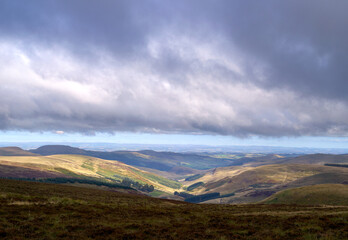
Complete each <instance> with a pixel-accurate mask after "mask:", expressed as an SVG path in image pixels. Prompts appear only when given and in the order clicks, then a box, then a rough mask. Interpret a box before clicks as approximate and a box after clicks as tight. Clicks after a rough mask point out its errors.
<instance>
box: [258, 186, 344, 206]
mask: <svg viewBox="0 0 348 240" xmlns="http://www.w3.org/2000/svg"><path fill="white" fill-rule="evenodd" d="M262 202H263V203H267V204H301V205H320V204H322V205H346V206H348V185H343V184H319V185H313V186H306V187H300V188H291V189H287V190H284V191H281V192H278V193H276V194H274V195H272V196H271V197H269V198H267V199H265V200H264V201H262Z"/></svg>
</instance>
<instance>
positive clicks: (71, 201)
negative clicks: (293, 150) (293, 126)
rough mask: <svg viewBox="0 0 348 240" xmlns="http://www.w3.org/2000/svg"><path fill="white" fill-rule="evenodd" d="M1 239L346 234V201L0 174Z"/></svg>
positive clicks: (344, 236) (335, 236)
mask: <svg viewBox="0 0 348 240" xmlns="http://www.w3.org/2000/svg"><path fill="white" fill-rule="evenodd" d="M0 215H1V218H0V238H1V239H340V240H341V239H347V238H348V206H347V207H320V206H319V207H314V206H310V207H306V206H295V205H212V204H203V205H202V204H189V203H184V202H177V201H172V200H163V199H155V198H150V197H146V196H141V195H131V194H123V193H117V192H110V191H104V190H96V189H90V188H82V187H73V186H65V185H55V184H47V183H35V182H25V181H15V180H0Z"/></svg>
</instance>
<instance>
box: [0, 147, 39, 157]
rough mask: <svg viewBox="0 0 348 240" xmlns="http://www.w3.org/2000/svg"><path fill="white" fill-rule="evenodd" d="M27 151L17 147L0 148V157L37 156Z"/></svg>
mask: <svg viewBox="0 0 348 240" xmlns="http://www.w3.org/2000/svg"><path fill="white" fill-rule="evenodd" d="M37 155H39V154H35V153H32V152H29V151H25V150H23V149H21V148H19V147H0V156H37Z"/></svg>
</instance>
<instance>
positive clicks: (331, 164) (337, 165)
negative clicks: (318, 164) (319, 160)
mask: <svg viewBox="0 0 348 240" xmlns="http://www.w3.org/2000/svg"><path fill="white" fill-rule="evenodd" d="M324 165H325V166H329V167H345V168H348V164H335V163H326V164H324Z"/></svg>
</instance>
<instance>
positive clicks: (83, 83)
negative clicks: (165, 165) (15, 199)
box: [0, 0, 348, 137]
mask: <svg viewBox="0 0 348 240" xmlns="http://www.w3.org/2000/svg"><path fill="white" fill-rule="evenodd" d="M310 3H311V2H310V1H308V2H303V1H291V2H279V1H268V2H266V3H265V2H263V3H261V2H260V3H256V2H253V3H250V2H247V1H222V0H221V1H217V2H214V4H213V2H211V1H189V2H187V1H176V2H175V3H174V2H172V1H168V2H165V1H141V2H139V1H116V2H115V1H103V3H96V2H93V1H74V2H71V1H33V4H30V5H23V4H21V3H20V2H19V1H2V2H1V3H0V5H1V6H0V9H1V10H0V31H1V32H2V35H1V37H0V84H1V87H0V129H1V130H29V131H54V130H53V129H61V130H59V131H56V133H57V134H58V132H62V133H64V132H83V133H86V134H93V133H94V132H115V131H134V132H154V133H193V134H202V133H204V134H206V133H208V134H221V135H234V136H240V137H246V136H251V135H257V136H301V135H312V136H316V135H330V136H343V135H344V136H345V135H347V128H348V123H347V121H346V119H347V117H348V107H347V106H348V105H347V101H348V98H347V95H346V94H345V93H346V92H347V91H346V90H347V81H346V79H347V78H348V72H347V70H346V67H345V66H344V63H345V62H347V59H346V58H347V57H346V56H348V44H347V42H348V41H347V40H348V39H347V36H348V35H347V34H346V31H345V26H346V25H347V23H348V22H347V21H348V20H346V19H347V18H346V17H344V16H345V15H344V14H345V13H344V11H343V10H342V9H345V8H344V7H345V5H347V4H346V2H345V1H338V3H337V4H335V5H333V4H329V3H327V2H326V1H317V2H316V3H315V4H314V3H312V4H310Z"/></svg>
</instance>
